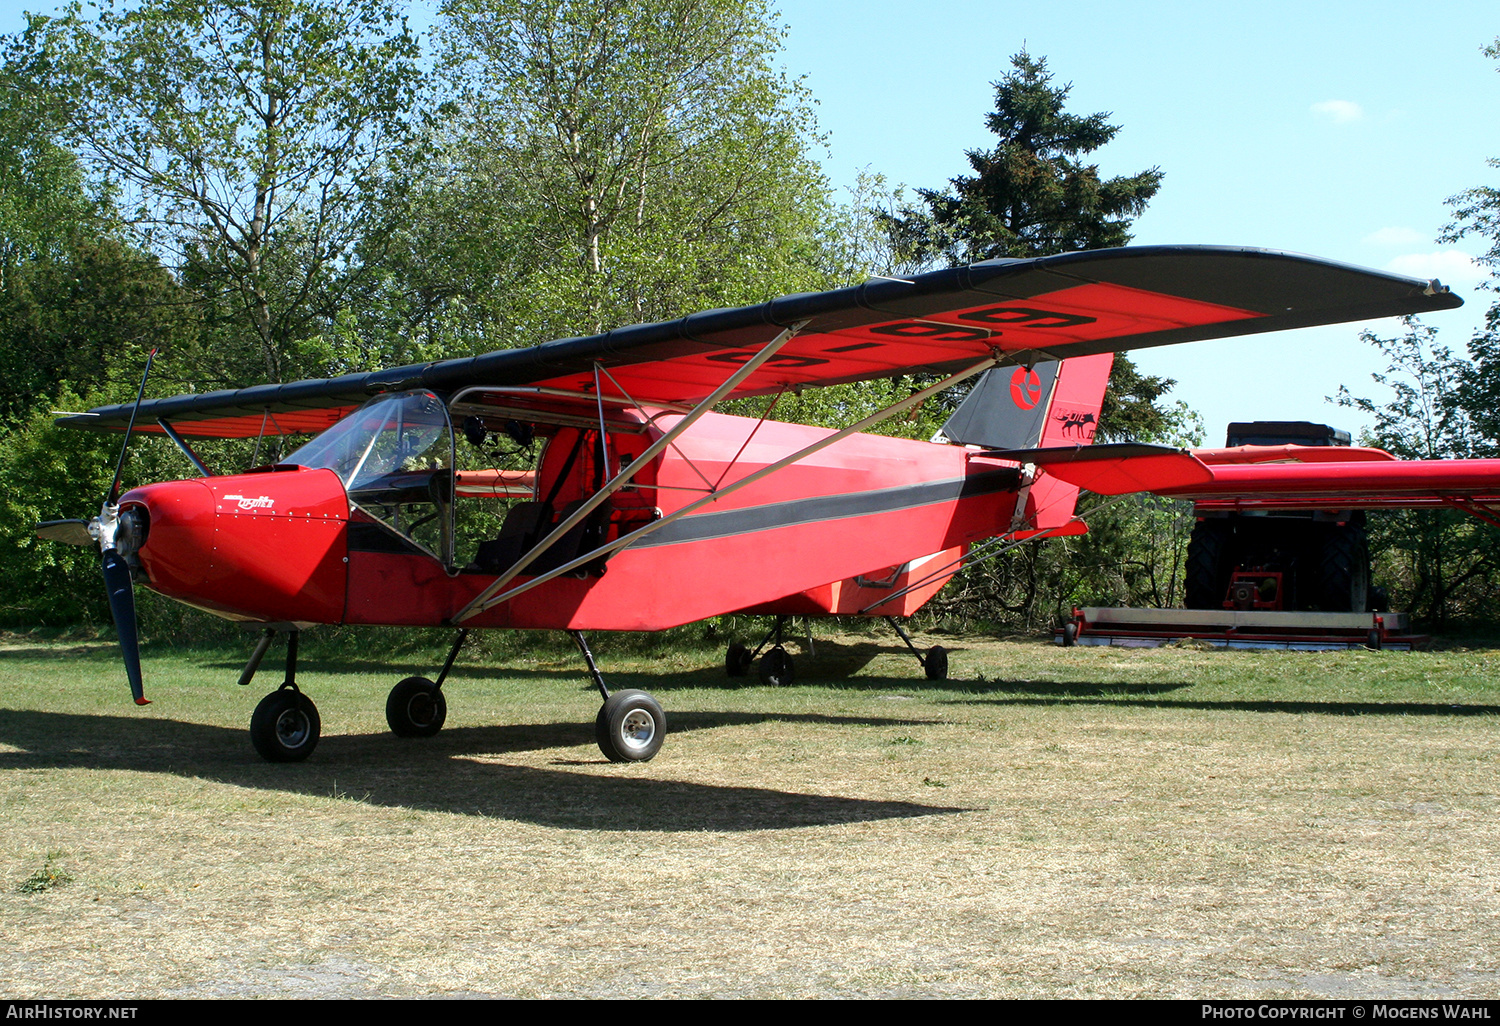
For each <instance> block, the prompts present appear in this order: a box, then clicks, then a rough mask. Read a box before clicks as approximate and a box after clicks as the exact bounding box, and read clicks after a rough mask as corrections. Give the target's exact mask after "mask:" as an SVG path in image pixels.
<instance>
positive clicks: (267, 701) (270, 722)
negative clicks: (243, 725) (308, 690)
mask: <svg viewBox="0 0 1500 1026" xmlns="http://www.w3.org/2000/svg"><path fill="white" fill-rule="evenodd" d="M322 729H323V723H322V721H321V720H320V719H319V718H318V707H317V706H315V705H313V702H312V699H310V698H308V697H307V696H306V695H304V694H303V693H302V692H300V691H297V690H295V689H294V688H286V687H284V688H278V689H277V690H275V691H273V692H271V693H270V694H269V695H267V696H266V697H265V698H262V699H261V700H260V704H259V705H257V706H256V707H255V713H254V715H252V716H251V717H250V743H251V744H253V745H254V746H255V750H256V751H257V752H259V753H260V757H261V758H262V759H265V760H266V761H267V762H301V761H302V760H303V759H305V758H307V757H308V756H309V755H311V754H312V751H313V749H314V748H316V747H318V736H319V734H320V733H321V732H322Z"/></svg>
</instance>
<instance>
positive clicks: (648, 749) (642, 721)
mask: <svg viewBox="0 0 1500 1026" xmlns="http://www.w3.org/2000/svg"><path fill="white" fill-rule="evenodd" d="M568 633H569V634H571V635H572V637H573V644H575V645H577V646H578V651H579V652H581V653H583V661H584V662H586V663H588V666H589V676H591V677H593V678H594V684H595V686H597V687H598V688H599V694H601V695H603V696H604V704H603V705H602V706H600V708H599V715H598V716H596V717H594V740H596V741H597V742H598V743H599V751H601V752H603V753H604V757H605V758H606V759H608V760H609V761H610V762H648V761H650V760H651V759H652V758H653V757H655V755H656V753H657V752H659V751H661V743H662V742H663V741H664V740H666V736H667V714H666V713H664V712H662V709H661V704H660V703H659V702H657V700H656V699H654V698H652V697H651V696H650V695H649V694H647V693H646V692H644V691H636V690H633V689H632V690H626V691H616V692H615V693H614V694H610V693H609V688H608V687H607V686H605V683H604V674H602V673H600V672H599V667H598V665H597V664H596V663H595V662H594V653H592V652H590V651H589V643H588V641H587V640H585V639H584V636H583V632H582V631H569V632H568Z"/></svg>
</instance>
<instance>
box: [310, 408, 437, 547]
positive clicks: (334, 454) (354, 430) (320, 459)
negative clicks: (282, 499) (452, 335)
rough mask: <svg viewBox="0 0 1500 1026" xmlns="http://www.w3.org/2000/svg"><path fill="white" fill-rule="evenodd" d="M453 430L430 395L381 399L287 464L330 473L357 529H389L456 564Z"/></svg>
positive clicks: (324, 435) (328, 432)
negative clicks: (345, 496) (340, 484)
mask: <svg viewBox="0 0 1500 1026" xmlns="http://www.w3.org/2000/svg"><path fill="white" fill-rule="evenodd" d="M453 456H454V453H453V431H452V428H451V427H450V426H449V421H448V411H447V409H446V408H445V407H444V405H443V401H442V400H441V399H439V398H438V397H437V396H435V395H433V394H432V393H431V392H398V393H393V394H390V395H383V396H379V397H378V398H375V399H372V400H371V401H370V402H368V403H366V404H365V405H364V406H362V407H360V408H359V409H358V410H355V411H354V412H353V413H351V414H350V415H349V416H347V417H345V418H344V419H343V420H341V421H339V422H338V423H337V424H335V425H334V426H333V427H331V428H329V429H328V430H327V431H324V432H323V433H322V434H321V435H318V436H317V437H316V438H314V439H313V440H312V441H310V442H308V443H307V444H306V445H304V446H302V448H300V449H298V450H297V451H295V452H293V453H292V454H291V455H289V456H288V457H287V458H286V459H284V460H282V462H283V463H287V464H296V465H297V466H302V467H312V468H316V469H319V470H331V471H333V472H334V473H335V474H337V475H338V476H339V480H340V481H342V482H343V483H344V488H345V490H347V491H348V493H349V502H350V504H351V506H352V507H353V513H352V514H351V517H350V522H351V531H354V530H357V529H359V525H361V524H365V525H369V526H370V527H371V528H372V529H375V530H377V531H378V530H385V531H392V532H394V533H395V534H397V535H399V536H401V537H402V538H405V539H407V540H408V541H409V542H412V543H414V544H415V545H416V546H417V547H418V548H419V549H421V550H423V551H425V552H426V553H427V554H428V555H430V556H432V557H433V558H435V559H438V560H440V561H441V562H443V563H444V564H445V565H447V564H451V563H452V561H453V510H452V506H453V483H454V479H453Z"/></svg>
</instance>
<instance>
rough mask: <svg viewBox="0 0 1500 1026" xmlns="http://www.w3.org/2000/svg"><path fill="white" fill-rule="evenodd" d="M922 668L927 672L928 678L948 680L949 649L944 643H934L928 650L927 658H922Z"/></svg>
mask: <svg viewBox="0 0 1500 1026" xmlns="http://www.w3.org/2000/svg"><path fill="white" fill-rule="evenodd" d="M922 669H923V670H925V671H926V672H927V679H928V680H947V679H948V650H947V649H946V648H944V647H943V646H942V645H933V646H932V647H931V648H929V649H928V650H927V658H926V659H924V660H922Z"/></svg>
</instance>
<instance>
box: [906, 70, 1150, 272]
mask: <svg viewBox="0 0 1500 1026" xmlns="http://www.w3.org/2000/svg"><path fill="white" fill-rule="evenodd" d="M1011 66H1012V68H1013V70H1012V71H1011V73H1010V74H1008V75H1006V76H1005V77H1004V78H1002V79H1001V80H1000V81H999V82H996V83H995V109H994V111H993V112H992V113H990V114H989V115H988V117H987V118H986V119H985V121H986V125H987V126H988V128H989V130H990V131H991V132H993V133H994V134H995V135H996V136H997V137H998V139H999V141H998V143H997V144H996V145H995V147H994V148H993V149H989V150H978V149H975V150H970V151H969V152H968V159H969V166H970V167H972V168H973V170H974V174H973V175H960V176H959V177H957V178H954V179H952V180H951V181H950V183H949V184H950V185H951V186H952V189H951V191H947V192H942V191H938V190H934V189H921V190H919V194H920V195H921V197H922V200H923V202H924V204H925V207H926V209H925V210H919V209H912V208H907V209H905V210H903V211H902V212H901V214H900V215H899V216H898V217H896V218H893V219H892V221H891V227H892V228H893V230H894V236H895V238H894V241H895V242H896V244H897V248H898V251H900V252H901V253H902V254H903V255H904V256H907V257H908V258H915V259H917V260H920V261H922V262H924V263H929V264H930V263H938V262H946V263H948V264H950V265H956V264H963V263H971V262H973V261H976V260H990V259H994V258H996V257H1035V256H1047V255H1048V254H1052V253H1066V252H1069V251H1072V250H1081V249H1103V248H1107V247H1110V246H1123V245H1125V243H1127V242H1129V241H1130V225H1131V222H1132V221H1133V220H1134V219H1135V218H1136V217H1138V216H1139V215H1140V214H1141V213H1142V212H1143V211H1144V210H1145V209H1146V204H1147V203H1148V202H1149V201H1150V200H1151V198H1152V197H1153V196H1155V195H1156V191H1157V190H1158V189H1159V188H1160V187H1161V180H1162V172H1161V170H1160V169H1159V168H1154V167H1153V168H1151V169H1150V170H1147V171H1141V172H1139V173H1138V174H1134V175H1129V176H1121V177H1116V178H1110V179H1104V178H1102V177H1101V176H1100V173H1099V166H1098V165H1097V164H1092V163H1088V162H1086V160H1085V158H1086V157H1087V156H1088V154H1091V153H1093V152H1094V151H1095V150H1097V149H1099V148H1100V147H1102V146H1104V145H1105V144H1106V143H1108V142H1109V141H1110V140H1112V139H1113V138H1114V137H1115V134H1116V133H1117V132H1119V130H1120V126H1119V125H1112V124H1110V123H1109V118H1110V117H1111V115H1110V114H1109V113H1107V112H1106V113H1099V114H1091V115H1089V116H1087V117H1080V116H1078V115H1076V114H1069V113H1067V112H1066V111H1065V110H1064V109H1063V108H1064V106H1065V104H1066V103H1067V99H1068V93H1069V92H1070V91H1071V90H1072V88H1073V87H1072V84H1071V83H1070V84H1068V85H1063V86H1058V85H1054V84H1053V81H1052V75H1051V73H1049V72H1048V70H1047V59H1046V58H1045V57H1038V58H1033V57H1032V56H1031V55H1030V54H1028V53H1027V52H1026V51H1025V50H1022V51H1021V52H1020V53H1018V54H1016V55H1015V56H1014V57H1012V58H1011Z"/></svg>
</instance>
